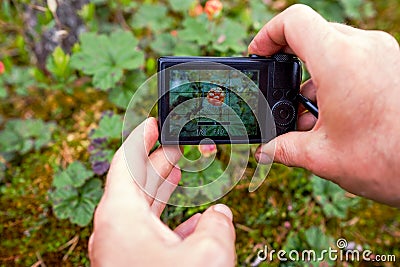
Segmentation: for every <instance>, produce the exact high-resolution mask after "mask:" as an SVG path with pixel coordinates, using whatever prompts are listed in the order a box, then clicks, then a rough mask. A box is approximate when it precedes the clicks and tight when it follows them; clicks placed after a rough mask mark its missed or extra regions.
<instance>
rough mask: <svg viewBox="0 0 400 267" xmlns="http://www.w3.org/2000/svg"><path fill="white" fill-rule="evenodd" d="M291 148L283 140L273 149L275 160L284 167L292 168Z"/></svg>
mask: <svg viewBox="0 0 400 267" xmlns="http://www.w3.org/2000/svg"><path fill="white" fill-rule="evenodd" d="M293 149H294V148H293V146H292V145H291V144H290V143H289V142H288V141H287V140H286V139H285V138H282V139H281V140H280V141H279V145H277V146H276V149H275V158H276V159H277V160H278V161H279V162H280V163H282V164H284V165H286V166H294V163H293V162H292V159H293V153H294V152H293Z"/></svg>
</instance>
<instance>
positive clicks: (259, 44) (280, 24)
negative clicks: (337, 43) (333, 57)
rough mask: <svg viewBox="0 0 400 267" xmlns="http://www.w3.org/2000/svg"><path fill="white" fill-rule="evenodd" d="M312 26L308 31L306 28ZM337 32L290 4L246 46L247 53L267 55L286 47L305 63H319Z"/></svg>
mask: <svg viewBox="0 0 400 267" xmlns="http://www.w3.org/2000/svg"><path fill="white" fill-rule="evenodd" d="M310 29H312V30H310ZM335 34H337V31H335V30H334V28H333V26H331V25H330V24H329V23H328V22H327V21H326V20H325V19H324V18H323V17H322V16H320V15H319V14H318V13H317V12H315V11H314V10H313V9H311V8H310V7H308V6H305V5H293V6H291V7H289V8H287V9H286V10H285V11H283V12H282V13H280V14H279V15H277V16H276V17H274V18H273V19H272V20H271V21H269V22H268V23H267V24H266V25H265V26H264V27H263V28H262V29H261V30H260V32H259V33H258V34H257V35H256V36H255V37H254V39H253V41H252V42H251V43H250V45H249V48H248V50H249V54H257V55H260V56H270V55H272V54H275V53H277V52H279V51H281V50H282V49H284V48H286V47H289V48H290V49H291V50H292V51H293V53H294V54H296V55H297V56H298V57H299V58H300V59H302V60H303V61H305V62H306V63H307V62H309V61H314V62H317V61H318V62H319V61H320V60H321V58H325V57H326V51H328V49H331V48H332V45H333V43H332V40H334V39H335Z"/></svg>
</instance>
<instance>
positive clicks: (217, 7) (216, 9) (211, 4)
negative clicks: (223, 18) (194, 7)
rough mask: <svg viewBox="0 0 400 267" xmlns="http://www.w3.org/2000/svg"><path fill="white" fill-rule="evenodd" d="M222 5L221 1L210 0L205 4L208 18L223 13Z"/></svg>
mask: <svg viewBox="0 0 400 267" xmlns="http://www.w3.org/2000/svg"><path fill="white" fill-rule="evenodd" d="M222 7H223V5H222V3H221V1H219V0H208V1H207V2H206V5H205V6H204V12H205V13H206V14H207V16H208V19H212V18H214V17H216V16H218V15H219V14H220V13H221V10H222Z"/></svg>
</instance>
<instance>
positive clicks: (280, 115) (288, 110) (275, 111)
mask: <svg viewBox="0 0 400 267" xmlns="http://www.w3.org/2000/svg"><path fill="white" fill-rule="evenodd" d="M272 115H273V116H274V119H275V123H276V124H277V125H279V126H287V125H289V124H290V123H291V122H293V120H294V118H295V115H296V111H295V108H294V106H293V105H292V103H291V102H289V101H279V102H277V103H276V104H275V105H274V106H273V107H272Z"/></svg>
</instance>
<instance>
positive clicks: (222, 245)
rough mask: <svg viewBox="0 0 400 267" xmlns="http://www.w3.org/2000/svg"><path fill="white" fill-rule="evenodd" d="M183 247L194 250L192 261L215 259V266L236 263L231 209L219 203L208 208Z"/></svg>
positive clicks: (183, 243)
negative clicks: (205, 258)
mask: <svg viewBox="0 0 400 267" xmlns="http://www.w3.org/2000/svg"><path fill="white" fill-rule="evenodd" d="M182 248H183V249H185V250H188V249H190V250H193V248H196V254H191V255H190V257H191V258H192V262H195V263H196V262H204V257H208V258H210V259H212V260H213V262H214V263H215V266H233V265H234V263H235V229H234V226H233V223H232V212H231V210H230V209H229V208H228V207H227V206H225V205H223V204H217V205H215V206H212V207H210V208H208V209H207V210H206V211H205V212H204V213H203V214H202V215H201V217H200V219H199V221H198V223H197V226H196V228H195V230H194V232H193V233H192V234H191V235H190V236H188V237H187V238H186V239H185V240H184V241H183V242H182Z"/></svg>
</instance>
